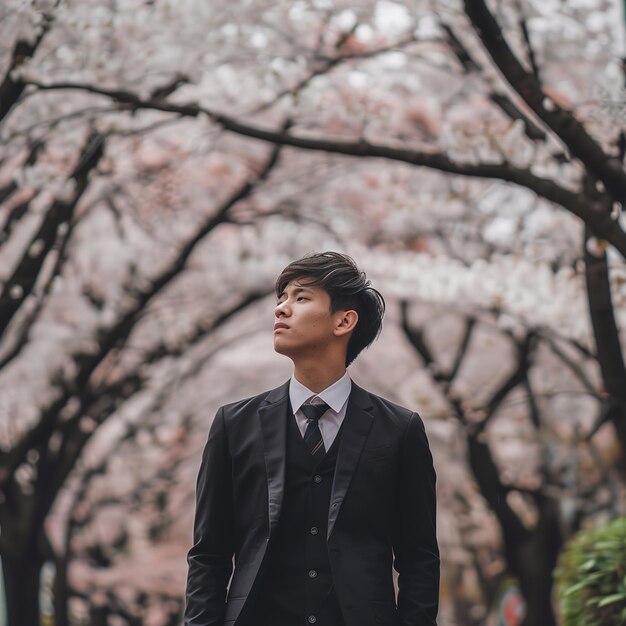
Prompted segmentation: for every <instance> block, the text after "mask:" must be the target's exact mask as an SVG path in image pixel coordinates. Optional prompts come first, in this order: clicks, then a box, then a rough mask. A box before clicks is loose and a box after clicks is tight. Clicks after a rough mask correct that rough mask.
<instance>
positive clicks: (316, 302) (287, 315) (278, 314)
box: [274, 276, 342, 359]
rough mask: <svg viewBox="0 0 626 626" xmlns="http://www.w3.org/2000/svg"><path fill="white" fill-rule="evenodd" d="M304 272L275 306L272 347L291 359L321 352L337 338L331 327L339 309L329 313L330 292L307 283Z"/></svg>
mask: <svg viewBox="0 0 626 626" xmlns="http://www.w3.org/2000/svg"><path fill="white" fill-rule="evenodd" d="M310 280H311V279H310V278H308V279H307V277H306V276H303V277H302V278H298V279H294V280H292V281H291V282H290V283H289V284H288V285H287V286H286V287H285V290H284V291H283V293H282V294H280V296H279V298H278V301H277V305H276V309H275V310H274V316H275V320H274V350H276V352H278V353H279V354H284V355H285V356H289V357H291V358H292V359H293V358H294V357H297V356H299V355H300V356H306V355H309V354H315V353H323V352H324V351H325V349H326V348H327V347H328V346H329V345H330V344H331V343H334V342H336V340H337V339H336V337H335V335H334V333H333V330H334V328H335V327H336V325H337V324H338V323H339V321H340V320H341V317H342V312H341V311H337V312H335V313H333V314H332V315H331V313H330V296H329V295H328V293H327V292H326V291H324V289H322V288H321V287H308V286H307V284H306V283H307V282H309V281H310Z"/></svg>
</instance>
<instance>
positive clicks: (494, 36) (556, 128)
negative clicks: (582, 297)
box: [463, 0, 626, 202]
mask: <svg viewBox="0 0 626 626" xmlns="http://www.w3.org/2000/svg"><path fill="white" fill-rule="evenodd" d="M463 4H464V6H465V12H466V13H467V16H468V17H469V19H470V21H471V23H472V25H473V27H474V30H475V31H476V34H477V35H478V36H479V37H480V40H481V41H482V43H483V45H484V46H485V49H486V50H487V52H488V53H489V55H490V56H491V58H492V60H493V62H494V64H495V65H496V67H498V69H499V70H500V72H501V73H502V75H503V77H504V78H505V79H506V80H507V81H508V83H509V84H510V85H511V86H512V87H513V89H515V91H516V92H517V93H518V94H519V95H520V96H521V97H522V99H523V100H524V101H525V102H526V104H528V106H529V107H530V108H531V109H532V111H534V113H535V114H536V115H537V116H538V117H539V118H540V119H541V120H542V121H543V122H544V123H545V124H546V125H547V126H548V127H549V128H550V129H551V130H552V131H553V132H554V133H555V134H556V135H557V137H559V138H560V139H561V141H563V143H564V144H565V145H566V146H567V147H568V148H569V151H570V153H571V154H572V156H574V157H576V158H577V159H579V160H580V161H581V162H582V163H584V165H585V167H586V168H587V170H588V171H589V173H590V174H591V175H592V176H593V177H594V178H596V179H598V180H601V181H602V182H603V183H604V185H605V187H606V189H607V190H608V191H609V192H610V193H611V195H612V196H613V198H614V199H615V200H618V201H620V202H626V172H624V169H623V167H622V164H621V162H620V161H619V159H618V158H616V157H612V156H609V155H607V154H606V153H605V152H604V150H603V149H602V147H601V146H600V145H599V144H598V143H597V142H596V141H595V139H594V138H593V137H592V136H591V135H589V134H588V133H587V131H586V129H585V127H584V126H583V124H582V123H581V122H579V121H578V120H577V119H576V117H575V116H574V115H573V114H572V113H571V112H570V111H567V110H565V109H563V108H562V107H561V106H559V104H558V103H556V102H554V100H552V99H551V98H549V97H548V96H547V94H546V93H545V92H544V90H543V88H542V86H541V84H540V82H539V81H538V80H537V78H536V77H535V76H534V75H533V74H532V73H531V72H528V71H527V70H526V69H525V68H524V66H523V65H522V64H521V63H520V61H519V59H518V58H517V57H516V56H515V54H514V53H513V51H512V50H511V48H510V47H509V45H508V43H507V42H506V40H505V38H504V35H503V33H502V30H501V28H500V26H499V24H498V22H497V21H496V19H495V17H494V16H493V14H492V13H491V11H490V10H489V9H488V7H487V5H486V3H485V1H484V0H463Z"/></svg>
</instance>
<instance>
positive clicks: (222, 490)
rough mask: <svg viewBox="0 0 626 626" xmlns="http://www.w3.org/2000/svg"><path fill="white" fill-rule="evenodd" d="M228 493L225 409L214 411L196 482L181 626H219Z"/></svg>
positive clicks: (229, 551)
mask: <svg viewBox="0 0 626 626" xmlns="http://www.w3.org/2000/svg"><path fill="white" fill-rule="evenodd" d="M233 526H234V524H233V494H232V486H231V464H230V457H229V454H228V442H227V439H226V429H225V427H224V408H223V407H222V408H220V409H219V410H218V412H217V414H216V415H215V418H214V420H213V423H212V424H211V428H210V429H209V438H208V440H207V442H206V445H205V447H204V452H203V453H202V463H201V464H200V471H199V473H198V481H197V485H196V513H195V519H194V529H193V546H192V548H191V549H190V550H189V553H188V555H187V562H188V563H189V574H188V576H187V590H186V594H185V601H186V606H185V616H184V626H222V623H223V619H224V610H225V607H226V604H225V603H226V587H227V585H228V581H229V580H230V575H231V574H232V570H233V563H232V556H233V551H234V547H233Z"/></svg>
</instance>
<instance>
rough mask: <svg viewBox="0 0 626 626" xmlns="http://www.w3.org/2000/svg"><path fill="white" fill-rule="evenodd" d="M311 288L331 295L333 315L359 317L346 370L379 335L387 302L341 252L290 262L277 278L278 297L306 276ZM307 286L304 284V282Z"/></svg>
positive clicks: (349, 343)
mask: <svg viewBox="0 0 626 626" xmlns="http://www.w3.org/2000/svg"><path fill="white" fill-rule="evenodd" d="M305 276H306V277H311V278H310V279H308V280H307V281H306V285H308V286H319V287H321V288H322V289H324V291H326V292H327V293H328V295H329V296H330V313H331V314H333V313H335V312H336V311H339V310H349V309H353V310H355V311H356V312H357V313H358V314H359V319H358V321H357V324H356V326H355V327H354V330H353V331H352V335H351V336H350V340H349V341H348V351H347V353H346V367H348V365H350V363H352V361H354V359H355V358H356V357H357V355H358V354H359V353H360V352H361V350H363V349H364V348H367V346H369V345H370V344H371V343H372V342H373V341H374V339H376V337H378V335H379V334H380V331H381V329H382V325H383V315H384V314H385V299H384V298H383V297H382V295H381V294H380V292H379V291H377V290H376V289H374V288H373V287H370V282H371V281H369V280H367V278H366V276H365V272H362V271H361V270H359V268H358V267H357V265H356V263H355V262H354V260H353V259H352V258H350V257H349V256H348V255H346V254H340V253H339V252H320V253H316V254H313V253H312V254H307V255H305V256H303V257H302V258H301V259H298V260H297V261H293V262H292V263H290V264H289V265H288V266H287V267H286V268H285V269H284V270H283V271H282V272H281V274H280V276H279V277H278V278H277V279H276V295H277V296H278V297H280V295H281V294H282V293H283V291H284V290H285V288H286V287H287V285H288V284H289V283H290V282H291V281H292V280H296V279H299V278H303V277H305ZM303 284H305V283H303Z"/></svg>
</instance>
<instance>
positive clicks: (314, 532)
mask: <svg viewBox="0 0 626 626" xmlns="http://www.w3.org/2000/svg"><path fill="white" fill-rule="evenodd" d="M310 532H311V534H312V535H317V533H318V532H319V530H317V526H311V530H310Z"/></svg>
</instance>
